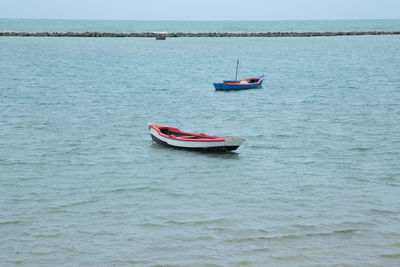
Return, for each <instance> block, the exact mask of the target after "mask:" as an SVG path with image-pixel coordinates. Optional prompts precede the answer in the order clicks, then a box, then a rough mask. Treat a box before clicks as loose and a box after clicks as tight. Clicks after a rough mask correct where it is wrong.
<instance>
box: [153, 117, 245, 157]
mask: <svg viewBox="0 0 400 267" xmlns="http://www.w3.org/2000/svg"><path fill="white" fill-rule="evenodd" d="M149 130H150V134H151V138H152V139H153V140H154V141H155V142H157V143H159V144H161V145H167V146H172V147H179V148H187V149H198V150H212V151H229V150H236V149H237V148H238V147H239V146H240V145H241V144H242V143H243V142H244V141H245V139H244V138H241V137H217V136H209V135H206V134H203V133H202V134H193V133H185V132H182V131H181V130H179V129H177V128H173V127H168V126H162V125H157V124H152V123H149Z"/></svg>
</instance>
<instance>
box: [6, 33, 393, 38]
mask: <svg viewBox="0 0 400 267" xmlns="http://www.w3.org/2000/svg"><path fill="white" fill-rule="evenodd" d="M398 34H400V31H358V32H354V31H352V32H258V33H233V32H222V33H220V32H205V33H184V32H178V33H163V34H162V35H160V33H155V32H131V33H112V32H0V36H20V37H141V38H157V39H158V40H165V38H167V37H168V38H170V37H319V36H321V37H322V36H355V35H398Z"/></svg>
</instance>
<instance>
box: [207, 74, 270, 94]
mask: <svg viewBox="0 0 400 267" xmlns="http://www.w3.org/2000/svg"><path fill="white" fill-rule="evenodd" d="M263 81H264V75H261V76H258V77H255V78H248V79H243V80H239V81H223V82H222V83H214V87H215V90H217V91H229V90H243V89H251V88H258V87H261V85H262V83H263Z"/></svg>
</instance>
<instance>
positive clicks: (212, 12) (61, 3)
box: [0, 0, 400, 20]
mask: <svg viewBox="0 0 400 267" xmlns="http://www.w3.org/2000/svg"><path fill="white" fill-rule="evenodd" d="M0 18H47V19H90V20H91V19H100V20H320V19H322V20H324V19H328V20H332V19H391V18H394V19H399V18H400V0H140V1H139V0H0Z"/></svg>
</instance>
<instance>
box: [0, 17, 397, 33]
mask: <svg viewBox="0 0 400 267" xmlns="http://www.w3.org/2000/svg"><path fill="white" fill-rule="evenodd" d="M399 29H400V19H386V20H384V19H381V20H314V21H306V20H304V21H290V20H288V21H128V20H127V21H124V20H115V21H110V20H54V19H0V31H1V32H3V31H14V32H86V31H89V32H94V31H97V32H307V31H311V32H325V31H330V32H338V31H345V32H350V31H399Z"/></svg>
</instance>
